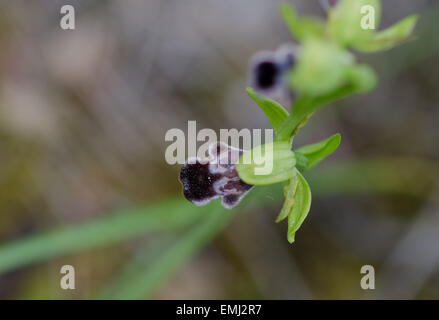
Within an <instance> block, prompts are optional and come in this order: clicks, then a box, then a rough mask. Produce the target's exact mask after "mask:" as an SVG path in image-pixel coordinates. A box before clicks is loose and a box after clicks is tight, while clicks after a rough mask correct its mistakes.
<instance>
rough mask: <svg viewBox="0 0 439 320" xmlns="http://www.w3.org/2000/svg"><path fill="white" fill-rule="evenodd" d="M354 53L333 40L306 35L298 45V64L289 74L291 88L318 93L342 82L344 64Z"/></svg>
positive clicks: (330, 89) (313, 94)
mask: <svg viewBox="0 0 439 320" xmlns="http://www.w3.org/2000/svg"><path fill="white" fill-rule="evenodd" d="M353 63H354V57H353V55H352V54H351V53H349V52H348V51H346V50H343V49H342V48H341V47H339V46H338V45H337V44H335V43H333V42H331V41H329V40H323V39H318V38H308V39H306V40H305V41H304V42H303V43H302V45H301V46H300V49H299V52H298V64H297V66H296V68H294V69H293V70H292V71H291V73H290V75H289V83H290V86H291V88H294V91H295V92H297V93H298V94H299V95H310V96H315V95H321V94H325V93H328V92H330V91H332V90H334V89H335V88H337V87H340V86H341V85H343V84H344V83H345V82H346V68H347V67H349V66H352V65H353Z"/></svg>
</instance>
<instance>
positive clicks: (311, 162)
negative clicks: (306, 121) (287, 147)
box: [296, 133, 341, 170]
mask: <svg viewBox="0 0 439 320" xmlns="http://www.w3.org/2000/svg"><path fill="white" fill-rule="evenodd" d="M340 141H341V136H340V134H339V133H336V134H334V135H333V136H331V137H329V138H328V139H325V140H323V141H320V142H317V143H313V144H309V145H307V146H304V147H301V148H299V149H297V150H296V152H297V153H298V154H301V155H303V156H305V157H306V159H307V162H306V167H305V168H303V169H304V170H309V169H311V168H313V167H315V166H316V165H317V164H318V163H319V162H320V161H322V160H323V159H325V158H326V157H327V156H329V155H330V154H331V153H333V152H334V151H335V150H336V149H337V147H338V146H339V145H340Z"/></svg>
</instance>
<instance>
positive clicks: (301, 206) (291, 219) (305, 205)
mask: <svg viewBox="0 0 439 320" xmlns="http://www.w3.org/2000/svg"><path fill="white" fill-rule="evenodd" d="M295 180H297V188H296V190H295V194H294V201H293V205H292V208H291V211H290V212H289V213H288V232H287V239H288V241H289V242H290V243H293V242H294V237H295V234H296V232H297V230H298V229H299V228H300V226H301V225H302V223H303V221H304V220H305V218H306V216H307V215H308V212H309V209H310V208H311V190H310V188H309V185H308V183H307V182H306V180H305V178H304V177H303V176H302V174H301V173H300V172H297V175H296V178H295Z"/></svg>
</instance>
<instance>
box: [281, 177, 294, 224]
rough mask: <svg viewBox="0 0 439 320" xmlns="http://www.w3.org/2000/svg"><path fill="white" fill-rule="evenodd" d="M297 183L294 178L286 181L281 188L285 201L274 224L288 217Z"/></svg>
mask: <svg viewBox="0 0 439 320" xmlns="http://www.w3.org/2000/svg"><path fill="white" fill-rule="evenodd" d="M297 183H298V180H297V178H296V177H294V178H292V179H290V180H288V183H286V184H285V185H284V186H283V189H284V196H285V200H284V203H283V205H282V209H281V211H280V213H279V215H278V217H277V219H276V222H280V221H282V220H283V219H285V218H286V217H288V213H290V211H291V209H292V208H293V204H294V195H295V194H296V190H297Z"/></svg>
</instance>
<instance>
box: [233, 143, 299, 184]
mask: <svg viewBox="0 0 439 320" xmlns="http://www.w3.org/2000/svg"><path fill="white" fill-rule="evenodd" d="M295 166H296V156H295V155H294V152H293V151H292V150H291V145H290V144H289V143H288V142H271V143H267V144H264V145H261V146H258V147H256V148H254V149H252V150H249V151H247V152H244V154H243V155H242V156H241V157H240V158H239V161H238V164H237V165H236V170H237V171H238V174H239V177H240V178H241V179H242V180H243V181H244V182H245V183H248V184H253V185H267V184H272V183H277V182H282V181H285V180H288V179H291V178H292V177H294V176H295V175H296V169H295Z"/></svg>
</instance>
